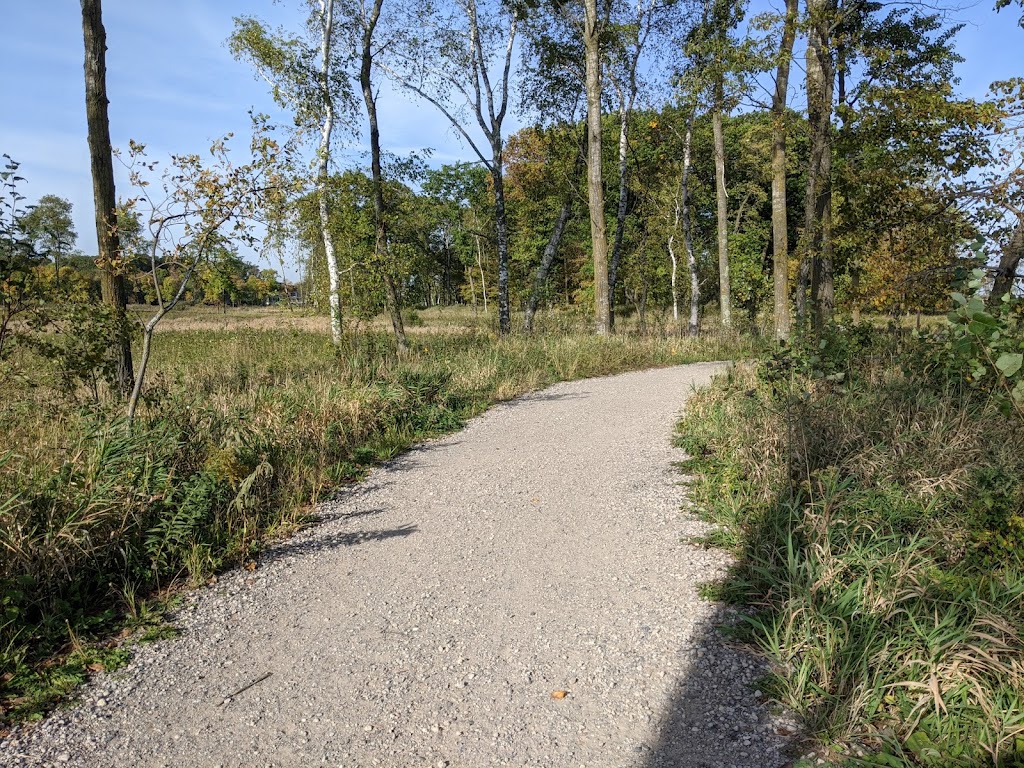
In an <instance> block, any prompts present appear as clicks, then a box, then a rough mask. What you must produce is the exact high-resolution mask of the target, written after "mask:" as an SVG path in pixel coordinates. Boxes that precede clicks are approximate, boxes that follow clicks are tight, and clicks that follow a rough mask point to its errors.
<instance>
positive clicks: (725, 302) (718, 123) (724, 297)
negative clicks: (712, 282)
mask: <svg viewBox="0 0 1024 768" xmlns="http://www.w3.org/2000/svg"><path fill="white" fill-rule="evenodd" d="M722 101H723V99H722V81H721V80H719V81H718V82H717V83H716V84H715V109H714V113H713V114H712V127H713V131H714V138H715V199H716V201H717V203H718V217H717V219H718V306H719V313H720V316H721V321H722V326H723V327H725V328H728V327H729V326H731V325H732V298H731V296H730V291H729V196H728V192H727V190H726V187H725V135H724V133H723V131H722Z"/></svg>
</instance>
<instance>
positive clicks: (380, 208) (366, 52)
mask: <svg viewBox="0 0 1024 768" xmlns="http://www.w3.org/2000/svg"><path fill="white" fill-rule="evenodd" d="M383 3H384V0H373V5H372V6H370V7H367V6H366V5H365V3H361V4H360V13H359V18H360V22H361V27H362V31H363V34H362V48H361V55H360V64H359V85H360V88H361V89H362V92H363V102H364V104H365V105H366V116H367V119H368V120H369V123H370V173H371V180H372V184H373V219H374V229H375V235H376V236H375V238H374V248H373V253H374V264H375V266H376V267H377V269H378V270H379V271H380V273H381V276H382V278H383V280H384V291H385V294H384V295H385V305H386V307H387V310H388V314H389V315H390V317H391V327H392V328H393V329H394V332H395V339H396V340H397V343H398V351H399V352H405V351H406V350H407V349H408V348H409V343H408V342H407V341H406V338H405V328H404V327H403V325H402V312H401V299H400V298H399V295H398V286H397V284H396V282H395V277H394V275H393V274H392V271H391V263H390V261H391V260H390V259H389V258H387V251H388V227H387V221H386V219H385V216H384V178H383V174H382V173H381V165H380V127H379V126H378V124H377V97H376V95H375V94H374V92H373V35H374V32H375V31H376V28H377V23H378V22H379V21H380V11H381V6H382V5H383Z"/></svg>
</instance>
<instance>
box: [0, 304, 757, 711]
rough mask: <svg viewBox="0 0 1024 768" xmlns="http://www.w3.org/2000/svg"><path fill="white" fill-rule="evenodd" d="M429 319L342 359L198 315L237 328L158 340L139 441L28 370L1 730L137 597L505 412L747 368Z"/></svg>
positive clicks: (1, 413) (108, 403)
mask: <svg viewBox="0 0 1024 768" xmlns="http://www.w3.org/2000/svg"><path fill="white" fill-rule="evenodd" d="M188 314H189V313H185V314H183V317H186V316H188ZM422 314H423V315H424V316H426V321H429V322H430V323H433V325H426V326H425V327H426V328H428V329H430V332H422V333H417V334H410V341H411V347H410V350H409V351H408V353H407V354H404V355H402V356H399V355H398V353H397V350H396V346H395V343H394V340H393V339H392V337H391V336H390V335H389V334H387V333H385V332H383V331H374V330H362V331H356V332H350V333H349V334H347V335H346V337H345V339H344V342H343V344H342V345H341V346H340V347H339V348H335V347H334V346H333V345H332V344H331V343H330V340H329V337H328V336H327V334H326V333H325V332H320V331H317V330H310V329H308V328H305V327H301V326H298V327H297V326H295V325H292V324H291V323H290V322H289V321H288V317H289V316H288V315H287V313H285V312H283V311H281V310H275V311H271V312H264V311H262V310H260V311H259V312H253V311H250V310H247V311H245V312H235V313H231V312H228V313H219V314H218V313H217V312H216V311H214V310H210V309H206V310H199V311H196V312H193V313H191V317H192V320H193V322H197V321H199V320H204V318H206V319H209V320H211V321H213V320H216V321H218V322H220V321H224V322H229V323H233V325H232V326H231V327H223V328H212V329H211V328H205V327H201V323H200V324H198V325H196V326H195V327H188V326H179V327H178V330H175V329H174V326H173V325H172V324H168V325H167V327H164V328H163V329H162V330H160V331H159V332H158V334H157V337H156V342H155V345H154V356H153V361H152V363H151V368H150V375H149V377H148V380H147V384H146V388H145V391H144V397H143V401H142V404H141V406H140V410H139V413H138V416H137V420H136V422H135V424H134V426H133V428H132V430H131V431H128V430H126V428H125V426H124V423H123V422H122V421H121V420H120V415H121V411H122V405H121V404H120V403H118V402H116V401H115V400H112V399H110V398H106V399H102V400H101V401H100V402H94V401H93V395H92V393H91V392H89V391H85V390H83V391H78V392H67V391H62V390H61V389H60V388H59V387H58V386H57V384H56V379H55V378H54V377H53V376H52V373H51V371H50V368H49V366H48V364H47V363H46V361H44V360H39V359H34V358H32V357H31V355H30V354H29V353H27V352H25V353H22V354H20V355H19V357H18V359H17V360H16V361H14V362H13V363H12V366H11V367H9V368H8V369H5V371H4V372H3V375H4V386H5V389H6V391H5V394H6V395H7V396H6V397H5V398H4V400H3V402H2V403H0V430H2V431H3V434H4V435H5V438H6V441H7V442H6V445H7V446H8V448H7V449H6V451H5V453H3V454H0V587H2V590H0V593H2V595H3V602H2V603H0V707H2V709H3V711H4V712H6V713H7V714H8V715H17V716H19V717H22V716H25V715H27V714H30V713H31V712H35V711H38V710H39V708H41V707H43V706H46V705H48V704H50V703H52V702H53V701H55V700H58V699H60V698H61V697H63V696H64V695H65V694H66V690H67V687H66V686H64V684H63V683H61V684H60V685H57V684H56V682H54V681H55V680H56V677H55V673H54V672H53V670H54V669H56V668H57V667H53V666H51V665H50V661H49V660H51V659H53V658H65V659H71V658H72V657H71V656H70V655H69V654H70V653H71V652H72V651H73V650H74V649H75V647H77V646H79V645H80V644H85V645H88V644H89V643H90V642H95V641H96V640H97V638H102V637H104V636H105V633H108V632H109V631H110V627H111V626H115V625H116V624H117V622H118V620H119V618H118V617H124V616H125V615H131V614H133V613H136V612H138V610H139V608H138V606H139V605H140V601H142V602H144V600H145V596H146V595H148V594H151V593H152V592H153V591H154V590H158V589H163V588H166V587H167V586H168V585H170V584H175V583H179V582H182V581H187V582H190V583H193V584H198V583H202V582H204V581H205V580H206V579H207V578H208V577H209V575H210V574H211V573H213V572H215V571H216V570H218V569H222V568H225V567H228V566H231V565H233V564H237V563H240V562H247V561H248V560H250V559H251V558H253V557H255V556H256V555H257V554H258V552H259V549H260V547H261V546H262V545H263V544H264V543H265V542H266V541H267V539H268V537H274V536H280V535H286V534H287V533H288V532H289V531H292V530H294V529H295V528H296V527H297V526H300V525H303V524H305V523H307V522H308V521H309V517H310V514H311V512H312V505H313V504H314V503H315V502H316V501H317V500H318V499H320V498H322V497H323V496H324V494H327V493H329V492H331V491H332V490H333V489H336V488H338V487H340V486H343V485H344V484H346V483H351V482H353V481H354V480H356V479H358V478H359V477H360V476H362V474H363V473H364V472H365V471H366V469H367V467H368V466H370V465H372V464H373V463H374V462H377V461H381V460H386V459H388V458H391V457H393V456H395V455H396V454H397V453H399V452H401V451H402V450H404V449H405V448H407V447H408V446H410V445H411V444H413V443H414V442H416V441H418V440H422V439H425V438H428V437H431V436H433V435H439V434H443V433H446V432H450V431H452V430H454V429H457V428H459V427H460V426H461V425H462V424H463V423H465V421H466V419H468V418H470V417H471V416H473V415H475V414H478V413H480V412H481V411H482V410H484V409H485V408H487V407H488V406H489V405H490V404H492V403H494V402H496V401H500V400H505V399H509V398H512V397H516V396H517V395H520V394H523V393H524V392H528V391H531V390H534V389H537V388H539V387H543V386H546V385H548V384H551V383H553V382H556V381H561V380H566V379H573V378H581V377H587V376H601V375H607V374H613V373H618V372H622V371H628V370H635V369H638V368H647V367H653V366H664V365H671V364H676V363H684V362H690V361H695V360H718V359H733V358H736V357H741V356H744V355H749V354H751V352H752V347H751V345H750V342H748V341H745V340H743V339H742V338H741V337H739V336H737V335H734V334H715V335H709V336H706V337H703V338H700V339H685V338H679V337H676V336H671V335H664V334H659V335H657V336H638V335H631V334H620V335H617V336H613V337H611V338H595V337H594V336H592V335H591V334H589V333H583V332H571V333H539V334H537V335H534V336H530V337H525V336H517V335H513V336H510V337H507V338H498V337H497V336H495V334H494V333H493V332H492V331H490V330H488V328H487V326H486V323H481V324H479V325H473V324H472V323H470V324H469V325H467V321H468V320H471V319H472V314H471V310H469V311H467V310H465V309H463V310H462V311H461V314H460V313H457V312H454V311H452V312H449V311H445V312H442V311H441V310H437V311H432V310H428V311H425V312H423V313H422ZM442 315H444V316H445V317H448V316H451V318H453V319H454V322H453V324H452V327H451V328H449V327H447V326H443V325H440V323H441V316H442ZM225 317H226V318H227V320H226V321H225ZM254 318H255V319H257V320H260V321H261V322H262V321H268V322H276V323H277V325H275V327H274V329H273V330H265V329H262V328H261V327H258V326H256V327H254V326H253V325H252V324H251V321H252V320H253V319H254ZM421 320H422V318H421ZM426 321H424V322H426ZM72 677H73V678H75V679H80V674H78V673H75V675H72ZM66 679H71V678H64V677H62V678H61V680H66ZM51 683H53V684H51Z"/></svg>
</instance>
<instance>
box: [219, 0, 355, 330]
mask: <svg viewBox="0 0 1024 768" xmlns="http://www.w3.org/2000/svg"><path fill="white" fill-rule="evenodd" d="M308 5H309V17H308V19H307V22H306V28H307V30H308V33H309V36H308V38H307V39H300V38H298V37H293V36H287V35H286V34H284V33H283V32H281V33H277V34H275V33H272V32H271V31H270V30H268V29H267V27H266V26H265V25H264V24H263V23H262V22H261V21H259V20H257V19H255V18H252V17H247V16H243V17H238V18H236V19H235V30H234V32H233V33H232V35H231V38H230V39H229V41H228V44H229V46H230V48H231V51H232V53H234V55H235V56H236V57H238V58H240V59H245V60H247V61H249V63H250V64H252V66H253V67H254V68H255V70H256V72H257V74H259V76H260V77H262V78H263V79H264V80H266V81H267V82H268V83H269V84H270V86H271V88H272V93H273V95H274V100H275V101H276V102H277V103H278V104H279V105H281V106H282V107H284V108H286V109H291V110H292V112H293V113H294V115H295V125H296V129H297V131H298V133H299V135H300V136H309V135H318V138H319V141H318V145H317V152H316V181H315V186H316V192H317V212H318V215H319V220H320V234H321V237H322V239H323V248H324V256H325V258H326V260H327V273H328V277H329V281H330V293H329V296H328V304H329V307H330V315H331V338H332V339H333V341H334V343H335V345H337V344H340V343H341V336H342V308H341V278H340V275H339V272H338V260H337V255H336V253H335V244H334V241H333V240H332V238H331V235H330V218H331V200H330V195H329V192H328V186H329V179H330V165H331V148H332V141H333V135H334V127H335V123H336V121H337V120H338V118H339V113H340V114H341V115H351V112H352V108H353V97H352V89H351V84H350V80H349V77H348V75H347V73H346V71H345V65H346V60H345V58H344V57H346V56H349V55H350V54H349V53H348V50H350V49H351V46H345V45H340V44H339V42H340V41H338V40H336V38H337V37H339V36H340V35H341V34H343V33H344V32H347V31H349V30H348V29H347V28H345V27H342V26H340V25H336V24H335V18H334V13H335V6H336V3H335V0H315V2H314V0H309V3H308Z"/></svg>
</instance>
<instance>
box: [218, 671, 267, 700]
mask: <svg viewBox="0 0 1024 768" xmlns="http://www.w3.org/2000/svg"><path fill="white" fill-rule="evenodd" d="M271 674H273V673H271V672H267V673H266V674H264V675H261V676H260V677H257V678H256V679H255V680H253V681H252V682H251V683H249V684H248V685H243V686H242V687H241V688H239V689H238V690H237V691H235V692H234V693H229V694H228V695H227V696H225V697H224V701H222V702H221V703H220V705H221V706H222V707H223V706H224V705H225V704H227V703H228V702H229V701H231V700H232V699H233V698H235V696H237V695H238V694H240V693H245V692H246V691H248V690H249V689H250V688H252V687H253V686H254V685H258V684H259V683H262V682H263V681H264V680H266V679H267V678H268V677H270V675H271Z"/></svg>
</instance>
